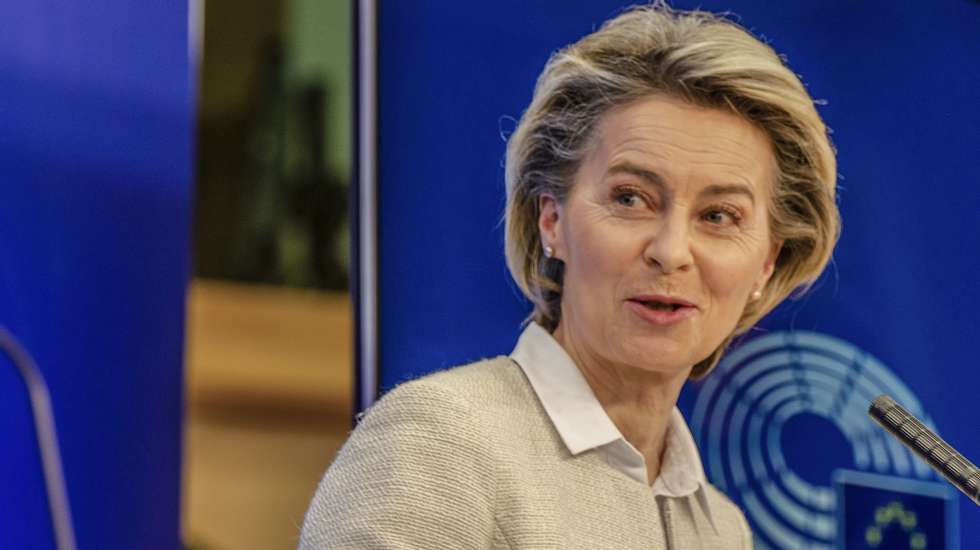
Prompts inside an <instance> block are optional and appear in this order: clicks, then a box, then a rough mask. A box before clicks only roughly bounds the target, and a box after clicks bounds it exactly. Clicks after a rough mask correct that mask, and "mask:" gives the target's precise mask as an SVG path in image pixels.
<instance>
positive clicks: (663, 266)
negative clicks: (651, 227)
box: [644, 215, 694, 274]
mask: <svg viewBox="0 0 980 550" xmlns="http://www.w3.org/2000/svg"><path fill="white" fill-rule="evenodd" d="M644 259H645V260H646V262H647V263H648V264H650V265H651V266H652V267H655V268H657V269H659V270H660V271H661V272H662V273H665V274H667V273H673V272H675V271H685V270H687V269H690V267H691V265H692V264H693V263H694V255H693V254H692V253H691V238H690V234H689V227H688V224H687V223H686V222H685V220H684V219H682V218H681V217H680V216H676V215H675V216H669V217H667V218H664V219H663V220H662V222H661V223H660V224H658V227H657V228H656V232H655V233H654V234H652V235H651V236H650V238H649V241H648V242H647V246H646V250H644Z"/></svg>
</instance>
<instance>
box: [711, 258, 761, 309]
mask: <svg viewBox="0 0 980 550" xmlns="http://www.w3.org/2000/svg"><path fill="white" fill-rule="evenodd" d="M703 258H704V259H703V261H702V262H700V264H701V266H702V267H701V276H702V279H703V281H704V283H705V285H706V286H707V288H708V291H709V292H710V294H711V297H712V299H713V300H715V301H717V302H724V303H733V302H734V303H735V304H736V305H738V306H742V305H744V303H745V301H746V300H747V299H748V297H749V294H750V293H751V292H752V288H753V287H754V285H755V283H756V280H757V279H758V276H759V274H760V273H761V272H762V268H763V262H764V261H765V258H764V256H763V255H761V254H747V253H746V252H745V251H744V250H740V249H729V250H716V251H714V252H711V253H707V254H705V255H704V256H703Z"/></svg>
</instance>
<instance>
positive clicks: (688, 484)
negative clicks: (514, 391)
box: [510, 323, 714, 527]
mask: <svg viewBox="0 0 980 550" xmlns="http://www.w3.org/2000/svg"><path fill="white" fill-rule="evenodd" d="M510 357H511V359H513V360H514V361H515V362H516V363H517V364H518V366H519V367H520V368H521V370H522V371H524V375H525V376H526V377H527V379H528V381H529V382H530V383H531V387H532V388H533V389H534V392H535V393H536V394H537V396H538V399H539V400H540V401H541V405H542V406H543V407H544V410H545V412H547V413H548V417H549V418H550V419H551V423H552V424H553V425H554V426H555V430H556V431H557V432H558V435H559V436H560V437H561V439H562V441H563V442H564V443H565V446H566V447H567V448H568V451H569V452H570V453H571V454H572V455H578V454H580V453H583V452H585V451H587V450H589V449H598V450H599V451H600V452H602V453H603V454H604V456H605V458H606V460H607V461H608V462H609V463H610V464H611V465H612V466H613V467H614V468H616V469H618V470H620V471H621V472H623V473H625V474H626V475H628V476H630V477H631V478H633V479H635V480H637V481H639V482H642V483H644V484H647V485H650V482H649V480H648V479H647V470H646V463H645V461H644V458H643V455H642V454H641V453H640V452H639V451H637V450H636V448H634V447H633V445H631V444H630V443H629V442H628V441H626V439H625V438H624V437H623V435H622V434H621V433H620V432H619V429H617V428H616V425H615V424H613V422H612V420H611V419H610V418H609V415H607V414H606V411H605V409H603V408H602V405H601V404H600V403H599V400H598V399H597V398H596V396H595V393H593V391H592V388H591V387H590V386H589V384H588V382H587V381H586V380H585V377H584V376H582V373H581V371H579V369H578V367H577V366H576V365H575V363H574V361H573V360H572V358H571V357H569V355H568V353H566V352H565V349H564V348H562V347H561V344H559V343H558V341H557V340H555V339H554V338H553V337H552V336H551V334H550V333H548V331H546V330H545V329H544V328H543V327H541V326H540V325H538V324H537V323H531V324H529V325H528V326H527V328H526V329H524V332H523V333H522V334H521V336H520V338H519V339H518V341H517V345H516V346H515V347H514V351H513V352H511V354H510ZM707 483H708V482H707V479H706V478H705V475H704V467H703V466H702V464H701V458H700V455H699V453H698V448H697V445H696V444H695V443H694V437H693V436H691V432H690V430H689V429H688V427H687V423H686V422H684V417H683V416H682V415H681V413H680V411H679V410H677V407H674V410H673V412H672V413H671V417H670V421H669V423H668V425H667V439H666V441H665V444H664V455H663V464H662V465H661V468H660V476H659V477H657V479H656V480H654V482H653V485H652V486H651V487H650V489H651V490H652V491H653V493H654V495H655V496H658V495H664V496H669V497H684V496H689V495H692V494H696V496H697V500H698V502H699V503H700V504H701V507H702V509H703V510H704V513H705V515H706V516H707V517H708V521H709V522H710V523H711V525H712V527H714V520H713V519H712V517H711V511H710V510H709V509H708V502H707V498H706V495H705V492H704V487H705V485H707Z"/></svg>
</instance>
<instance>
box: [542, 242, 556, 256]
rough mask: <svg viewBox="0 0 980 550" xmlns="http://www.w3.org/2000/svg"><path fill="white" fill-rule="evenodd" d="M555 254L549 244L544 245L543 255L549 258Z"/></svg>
mask: <svg viewBox="0 0 980 550" xmlns="http://www.w3.org/2000/svg"><path fill="white" fill-rule="evenodd" d="M554 255H555V249H554V248H551V246H549V245H544V257H545V258H550V257H552V256H554Z"/></svg>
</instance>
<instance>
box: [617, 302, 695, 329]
mask: <svg viewBox="0 0 980 550" xmlns="http://www.w3.org/2000/svg"><path fill="white" fill-rule="evenodd" d="M627 302H628V303H629V304H630V308H631V309H632V310H633V312H634V313H635V314H636V315H638V316H639V317H640V318H641V319H643V320H645V321H647V322H649V323H652V324H655V325H673V324H675V323H680V322H682V321H684V320H685V319H689V318H691V317H692V316H694V315H695V314H696V313H697V311H698V307H697V305H696V304H694V303H691V302H688V301H687V300H682V299H680V298H672V297H669V296H651V295H645V296H634V297H632V298H630V299H629V300H627Z"/></svg>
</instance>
